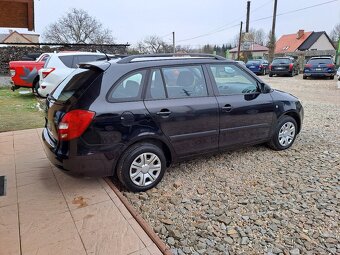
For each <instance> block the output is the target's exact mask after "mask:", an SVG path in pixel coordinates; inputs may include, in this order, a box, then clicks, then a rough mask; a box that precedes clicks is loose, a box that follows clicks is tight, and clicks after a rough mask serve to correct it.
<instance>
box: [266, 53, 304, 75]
mask: <svg viewBox="0 0 340 255" xmlns="http://www.w3.org/2000/svg"><path fill="white" fill-rule="evenodd" d="M299 73H300V65H299V63H298V62H297V61H296V60H295V59H294V58H293V57H278V58H274V59H273V62H272V63H271V64H270V65H269V77H273V75H289V76H291V77H293V76H294V75H298V74H299Z"/></svg>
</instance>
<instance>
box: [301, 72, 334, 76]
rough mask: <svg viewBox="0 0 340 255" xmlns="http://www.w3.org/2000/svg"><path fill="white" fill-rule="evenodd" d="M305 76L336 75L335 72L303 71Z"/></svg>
mask: <svg viewBox="0 0 340 255" xmlns="http://www.w3.org/2000/svg"><path fill="white" fill-rule="evenodd" d="M303 75H304V76H308V77H330V76H335V74H334V73H327V72H324V73H313V72H308V73H307V72H305V73H303Z"/></svg>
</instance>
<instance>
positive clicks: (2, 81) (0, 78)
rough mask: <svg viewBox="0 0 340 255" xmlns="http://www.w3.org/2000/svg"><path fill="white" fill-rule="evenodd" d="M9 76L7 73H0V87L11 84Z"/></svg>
mask: <svg viewBox="0 0 340 255" xmlns="http://www.w3.org/2000/svg"><path fill="white" fill-rule="evenodd" d="M10 81H11V77H10V76H8V75H0V88H1V87H10V86H11V83H10Z"/></svg>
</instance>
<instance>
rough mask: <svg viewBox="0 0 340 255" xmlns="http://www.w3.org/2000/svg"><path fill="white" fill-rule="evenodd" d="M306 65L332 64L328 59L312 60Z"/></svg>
mask: <svg viewBox="0 0 340 255" xmlns="http://www.w3.org/2000/svg"><path fill="white" fill-rule="evenodd" d="M308 64H311V65H320V64H333V61H332V60H331V59H330V58H314V59H310V60H309V61H308Z"/></svg>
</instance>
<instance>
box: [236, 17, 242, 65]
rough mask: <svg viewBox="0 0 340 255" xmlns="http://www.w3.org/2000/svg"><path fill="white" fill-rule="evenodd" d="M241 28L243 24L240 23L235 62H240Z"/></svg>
mask: <svg viewBox="0 0 340 255" xmlns="http://www.w3.org/2000/svg"><path fill="white" fill-rule="evenodd" d="M242 26H243V22H242V21H241V26H240V38H239V39H238V49H237V60H240V50H241V42H242Z"/></svg>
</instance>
